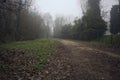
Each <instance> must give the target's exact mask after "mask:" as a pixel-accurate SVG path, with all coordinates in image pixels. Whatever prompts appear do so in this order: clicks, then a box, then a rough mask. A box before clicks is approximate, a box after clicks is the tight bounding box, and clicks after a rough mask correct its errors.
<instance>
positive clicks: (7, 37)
mask: <svg viewBox="0 0 120 80" xmlns="http://www.w3.org/2000/svg"><path fill="white" fill-rule="evenodd" d="M31 2H32V1H31V0H0V43H5V42H10V41H16V40H30V39H36V38H43V37H48V35H49V34H50V28H49V25H47V24H46V23H45V20H44V18H43V16H41V15H40V14H38V13H37V12H35V11H32V10H31V9H30V5H31Z"/></svg>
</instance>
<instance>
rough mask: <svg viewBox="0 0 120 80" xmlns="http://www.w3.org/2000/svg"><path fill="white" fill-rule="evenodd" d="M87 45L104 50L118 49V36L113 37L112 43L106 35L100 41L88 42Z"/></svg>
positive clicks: (119, 36)
mask: <svg viewBox="0 0 120 80" xmlns="http://www.w3.org/2000/svg"><path fill="white" fill-rule="evenodd" d="M89 44H90V45H93V46H99V47H105V48H106V47H107V48H120V35H114V36H113V41H112V43H111V36H109V35H106V36H103V37H102V38H101V39H100V40H96V41H90V42H89Z"/></svg>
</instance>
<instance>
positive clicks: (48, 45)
mask: <svg viewBox="0 0 120 80" xmlns="http://www.w3.org/2000/svg"><path fill="white" fill-rule="evenodd" d="M57 43H58V42H57V41H55V40H51V39H41V40H32V41H20V42H13V43H9V44H2V45H0V49H1V50H2V49H6V50H11V49H14V50H23V51H26V52H31V53H32V54H34V55H35V56H36V57H37V58H39V61H40V62H39V63H38V64H36V65H33V70H37V69H42V68H43V66H44V65H45V64H46V63H47V62H48V59H49V58H50V56H51V53H52V52H53V50H54V48H55V47H56V46H57Z"/></svg>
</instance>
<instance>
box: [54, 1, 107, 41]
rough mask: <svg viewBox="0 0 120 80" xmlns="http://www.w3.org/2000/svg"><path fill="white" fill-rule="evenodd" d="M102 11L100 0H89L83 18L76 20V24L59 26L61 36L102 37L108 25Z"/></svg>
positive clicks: (83, 38)
mask: <svg viewBox="0 0 120 80" xmlns="http://www.w3.org/2000/svg"><path fill="white" fill-rule="evenodd" d="M100 13H101V11H100V0H88V3H87V9H86V12H85V13H84V16H83V17H82V19H77V20H75V21H74V25H70V24H68V25H64V26H63V25H61V27H59V29H58V30H61V37H62V38H73V39H80V40H95V39H97V38H100V37H102V36H103V35H104V34H105V31H106V29H107V26H106V22H105V21H104V20H103V19H102V17H101V14H100ZM60 28H61V29H60ZM55 34H56V33H55ZM59 35H60V33H59ZM58 37H59V36H58Z"/></svg>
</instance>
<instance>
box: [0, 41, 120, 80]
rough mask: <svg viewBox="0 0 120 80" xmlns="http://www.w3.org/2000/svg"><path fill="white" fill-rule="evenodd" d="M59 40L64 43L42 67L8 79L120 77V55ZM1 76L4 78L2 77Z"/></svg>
mask: <svg viewBox="0 0 120 80" xmlns="http://www.w3.org/2000/svg"><path fill="white" fill-rule="evenodd" d="M58 41H59V42H60V44H59V45H58V47H57V48H56V49H55V51H54V54H53V55H52V57H51V59H50V60H49V63H48V64H46V65H45V66H44V68H43V69H42V70H39V71H36V72H33V71H30V72H31V75H29V76H26V75H27V74H26V75H24V76H26V77H23V78H16V79H12V78H11V79H10V78H9V79H6V80H120V56H119V55H117V54H114V53H112V52H107V51H102V50H100V49H95V48H91V47H89V46H85V45H84V44H81V43H80V42H75V41H69V40H58ZM21 53H22V52H21ZM23 54H24V53H23ZM36 61H37V59H36V60H35V62H36ZM28 69H29V68H28ZM28 71H29V70H28ZM15 72H16V71H15ZM24 72H25V73H26V71H24ZM16 73H17V72H16ZM19 73H20V71H19ZM28 73H29V72H28ZM0 76H1V75H0ZM9 77H10V76H9ZM0 80H3V79H1V77H0ZM4 80H5V79H4Z"/></svg>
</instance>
